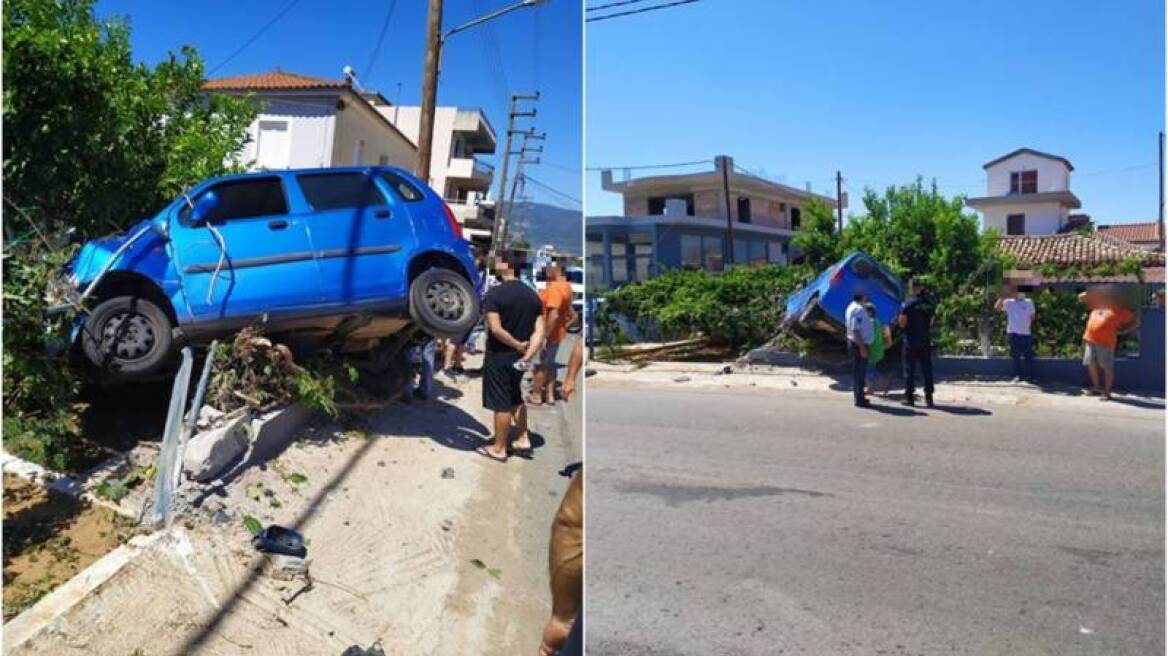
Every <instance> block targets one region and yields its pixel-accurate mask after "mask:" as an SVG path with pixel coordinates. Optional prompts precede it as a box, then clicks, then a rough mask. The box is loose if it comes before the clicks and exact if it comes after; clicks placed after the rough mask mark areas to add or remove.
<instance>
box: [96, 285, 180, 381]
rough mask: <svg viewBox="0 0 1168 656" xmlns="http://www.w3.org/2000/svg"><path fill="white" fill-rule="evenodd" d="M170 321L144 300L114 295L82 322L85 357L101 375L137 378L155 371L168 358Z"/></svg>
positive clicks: (170, 338)
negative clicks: (83, 324)
mask: <svg viewBox="0 0 1168 656" xmlns="http://www.w3.org/2000/svg"><path fill="white" fill-rule="evenodd" d="M171 328H172V326H171V325H170V319H169V318H168V317H167V316H166V313H165V312H163V311H162V308H160V307H158V305H156V304H154V303H152V302H151V301H148V300H146V299H144V298H139V297H136V296H115V297H114V298H111V299H108V300H105V301H102V302H101V303H100V304H99V305H98V306H97V307H95V308H94V309H93V312H91V313H90V314H89V316H88V317H87V318H86V320H85V327H84V330H83V331H82V335H81V342H82V347H83V350H84V352H85V358H86V359H87V360H88V361H89V363H90V364H92V365H93V366H94V367H96V368H97V369H98V370H99V371H102V372H103V373H107V374H111V375H113V376H116V377H126V378H133V377H141V376H148V375H150V374H153V373H156V372H158V371H159V370H160V369H162V367H163V366H164V365H165V364H166V361H167V358H168V357H169V356H170V352H171V346H172V337H171Z"/></svg>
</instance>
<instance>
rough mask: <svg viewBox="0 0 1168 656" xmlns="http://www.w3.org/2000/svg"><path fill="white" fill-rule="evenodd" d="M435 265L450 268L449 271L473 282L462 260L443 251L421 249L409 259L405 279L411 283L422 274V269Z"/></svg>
mask: <svg viewBox="0 0 1168 656" xmlns="http://www.w3.org/2000/svg"><path fill="white" fill-rule="evenodd" d="M435 267H437V268H440V269H450V270H451V271H454V272H456V273H458V274H461V275H462V277H464V278H466V279H467V280H469V281H470V282H471V283H474V279H473V278H471V276H470V274H469V273H468V272H467V270H466V267H465V266H464V265H463V264H462V262H460V261H459V260H458V258H457V257H454V256H453V255H451V254H450V253H446V252H443V251H423V252H421V253H418V254H417V255H415V256H414V257H413V258H412V259H411V260H410V265H409V268H408V273H407V276H406V279H407V281H408V282H410V283H412V282H414V280H415V279H416V278H417V277H418V276H420V275H422V272H423V271H426V270H427V269H432V268H435Z"/></svg>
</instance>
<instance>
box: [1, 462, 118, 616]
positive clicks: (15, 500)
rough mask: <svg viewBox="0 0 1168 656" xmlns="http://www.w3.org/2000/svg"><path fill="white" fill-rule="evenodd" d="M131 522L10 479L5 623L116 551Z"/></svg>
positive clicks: (6, 504) (6, 508) (6, 484)
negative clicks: (106, 555)
mask: <svg viewBox="0 0 1168 656" xmlns="http://www.w3.org/2000/svg"><path fill="white" fill-rule="evenodd" d="M128 530H129V529H128V526H127V522H126V521H125V520H124V519H123V518H121V517H119V516H118V515H116V514H114V513H113V512H111V511H109V510H106V509H105V508H100V507H92V506H90V505H88V504H86V503H85V502H83V501H77V500H75V499H73V498H71V497H68V496H66V495H64V494H60V493H57V492H46V491H45V489H44V488H42V487H41V486H39V485H36V484H33V483H30V482H28V481H26V480H24V479H22V478H20V477H18V476H13V475H11V474H5V475H4V620H5V621H8V619H9V618H11V617H13V616H14V615H16V614H17V613H19V612H20V611H22V610H24V609H25V608H27V607H29V606H31V605H32V604H34V603H36V601H37V600H38V599H40V598H41V597H43V596H44V595H45V594H47V593H49V592H50V591H52V590H53V589H54V588H56V587H57V586H58V585H60V584H61V583H63V582H65V581H67V580H69V579H70V578H72V577H73V575H74V574H76V573H77V572H79V571H81V570H82V569H84V568H85V567H87V566H89V564H90V563H92V562H93V561H95V560H97V559H98V558H100V557H102V556H104V555H105V554H107V553H109V552H110V551H112V550H113V549H114V548H115V547H117V546H118V545H119V544H121V543H122V542H123V541H124V539H125V537H126V535H127V534H128Z"/></svg>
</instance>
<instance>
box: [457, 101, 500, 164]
mask: <svg viewBox="0 0 1168 656" xmlns="http://www.w3.org/2000/svg"><path fill="white" fill-rule="evenodd" d="M454 131H455V132H458V133H459V136H461V137H462V139H463V141H465V142H466V145H467V147H469V148H470V149H471V152H474V153H480V154H490V153H494V152H495V145H496V140H495V128H493V127H491V122H490V121H488V120H487V115H486V114H484V113H483V111H482V110H481V109H460V110H458V113H457V114H455V116H454Z"/></svg>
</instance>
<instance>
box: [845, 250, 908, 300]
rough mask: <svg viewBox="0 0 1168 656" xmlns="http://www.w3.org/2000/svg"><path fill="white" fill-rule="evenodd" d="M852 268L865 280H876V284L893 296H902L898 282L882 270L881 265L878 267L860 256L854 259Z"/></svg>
mask: <svg viewBox="0 0 1168 656" xmlns="http://www.w3.org/2000/svg"><path fill="white" fill-rule="evenodd" d="M851 269H852V273H854V274H856V276H858V277H860V278H862V279H864V280H874V281H876V284H877V285H879V286H880V288H881V289H883V290H884V291H885V293H887V294H890V295H892V296H893V297H899V296H900V290H899V288H898V287H897V285H896V283H895V282H894V281H893V280H892V279H891V278H889V277H888V274H886V273H884V272H883V271H881V270H880V268H879V267H877V266H876V265H875V264H873V263H872V262H870V261H869V260H866V259H864V258H862V257H858V258H856V259H854V260H852V264H851Z"/></svg>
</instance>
